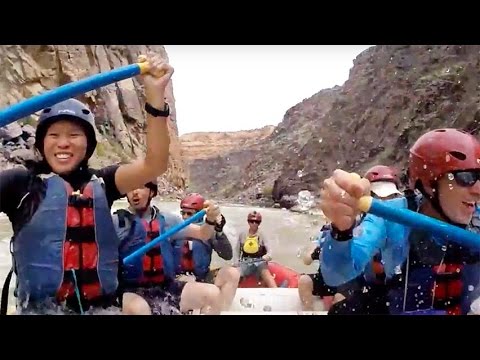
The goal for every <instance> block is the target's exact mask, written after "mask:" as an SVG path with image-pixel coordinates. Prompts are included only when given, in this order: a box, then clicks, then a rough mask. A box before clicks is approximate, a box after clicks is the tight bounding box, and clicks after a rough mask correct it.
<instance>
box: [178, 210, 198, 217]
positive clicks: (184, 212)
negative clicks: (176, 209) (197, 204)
mask: <svg viewBox="0 0 480 360" xmlns="http://www.w3.org/2000/svg"><path fill="white" fill-rule="evenodd" d="M180 214H182V215H188V216H192V215H193V214H195V211H188V210H180Z"/></svg>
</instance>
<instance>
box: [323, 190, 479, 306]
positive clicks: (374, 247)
mask: <svg viewBox="0 0 480 360" xmlns="http://www.w3.org/2000/svg"><path fill="white" fill-rule="evenodd" d="M388 203H389V205H390V206H393V207H396V208H408V204H407V199H406V198H398V199H392V200H388ZM417 204H418V202H417ZM475 217H478V213H477V214H476V215H475ZM411 230H412V229H411V228H409V227H406V226H404V225H401V224H397V223H394V222H391V221H388V220H385V219H383V218H380V217H377V216H375V215H372V214H368V215H367V216H366V217H365V218H364V219H363V222H362V223H361V225H360V226H359V227H358V228H357V229H356V231H355V232H356V234H355V236H354V237H353V238H352V239H351V240H349V241H342V242H339V241H336V240H334V239H333V238H332V237H331V234H330V233H328V234H327V237H326V241H325V244H324V246H323V251H322V261H321V271H322V275H323V276H324V279H325V282H326V283H327V284H328V285H330V286H338V285H340V284H343V283H345V282H347V281H349V280H351V279H354V278H355V277H357V276H359V275H360V274H361V273H362V272H363V271H364V270H365V267H366V266H367V264H368V263H369V262H370V261H371V259H372V258H373V256H374V255H375V254H376V253H378V252H381V254H382V260H383V262H384V269H385V273H386V278H387V282H388V281H389V280H392V283H393V282H394V281H395V283H396V285H395V286H393V285H392V286H390V291H389V298H390V311H391V313H401V312H403V311H404V310H405V311H415V310H424V309H429V308H431V304H432V296H431V292H432V288H433V279H434V276H433V272H432V267H433V266H436V265H439V264H440V263H441V262H442V259H443V258H444V257H445V252H446V251H445V250H446V246H445V245H446V244H447V243H446V241H445V239H442V238H438V237H432V236H430V235H427V234H422V233H421V232H419V231H418V230H417V231H414V232H412V231H411ZM470 230H472V231H477V230H478V228H477V226H476V225H475V223H474V222H473V221H472V226H471V227H470ZM426 244H428V249H427V250H426V251H422V250H424V249H426V247H427V245H426ZM449 246H450V245H449ZM458 248H459V247H458V246H457V250H456V253H457V256H456V258H455V262H457V263H462V264H465V266H464V271H462V272H461V275H462V281H463V283H464V292H463V294H462V298H461V306H462V311H463V312H464V313H466V312H468V309H469V307H470V304H471V302H472V301H473V300H474V299H475V298H476V295H477V293H478V290H477V291H472V289H478V287H479V285H480V268H479V264H480V263H479V258H480V256H479V254H478V252H471V251H470V250H468V249H461V248H460V250H459V249H458ZM407 260H409V261H408V264H407ZM421 264H426V266H420V265H421ZM405 278H407V279H408V280H407V281H408V284H407V286H406V287H405ZM399 279H400V280H401V281H400V282H398V281H397V280H399ZM405 293H406V294H407V295H406V296H405Z"/></svg>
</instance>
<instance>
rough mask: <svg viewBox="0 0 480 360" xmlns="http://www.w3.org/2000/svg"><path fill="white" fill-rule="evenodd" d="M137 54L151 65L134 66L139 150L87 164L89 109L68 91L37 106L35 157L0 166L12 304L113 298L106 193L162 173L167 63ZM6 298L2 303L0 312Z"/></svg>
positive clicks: (26, 307) (58, 307)
mask: <svg viewBox="0 0 480 360" xmlns="http://www.w3.org/2000/svg"><path fill="white" fill-rule="evenodd" d="M139 61H140V62H143V61H148V62H149V63H150V65H151V68H150V70H149V72H148V73H146V74H143V75H141V76H140V78H141V79H142V80H143V84H144V92H145V97H146V104H148V106H147V107H146V109H148V110H147V115H146V117H147V118H146V124H147V131H146V133H147V136H146V144H147V146H146V149H147V150H146V154H145V156H142V157H141V158H139V159H137V160H135V161H133V162H131V163H129V164H123V165H113V166H108V167H104V168H102V169H93V168H91V167H90V166H89V164H88V161H89V159H90V158H91V156H92V155H93V153H94V151H95V148H96V146H97V139H96V129H95V119H94V115H93V113H92V112H91V110H90V109H89V108H88V106H86V105H85V104H84V103H82V102H81V101H79V100H77V99H68V100H65V101H62V102H59V103H57V104H55V105H53V106H49V107H46V108H44V109H43V110H42V111H41V113H40V117H39V120H38V124H37V128H36V133H35V148H36V150H37V151H38V155H39V157H40V160H39V161H34V162H31V163H29V164H26V165H27V166H26V168H14V169H10V170H5V171H2V172H1V173H0V212H3V213H5V214H6V215H7V216H8V218H9V219H10V222H11V223H12V228H13V238H12V240H11V249H12V260H13V261H12V263H13V264H14V266H13V268H12V270H11V271H10V274H9V276H7V280H6V282H5V288H7V289H8V287H9V282H10V279H11V274H12V272H13V271H14V272H15V275H16V284H15V296H16V299H17V313H20V314H42V313H46V312H48V313H52V311H53V312H54V313H57V314H58V313H63V314H82V313H84V312H87V311H89V312H92V311H95V310H97V309H102V308H104V307H110V306H116V305H118V304H117V287H118V278H117V276H118V270H119V269H118V264H119V254H118V246H119V241H118V238H117V237H116V236H115V229H114V227H113V223H112V219H111V206H112V203H113V202H114V201H115V200H118V199H120V198H122V197H123V195H122V194H125V193H127V192H129V191H131V190H133V189H135V188H137V187H139V186H142V185H143V184H144V183H146V182H148V181H150V180H151V179H153V178H156V177H157V176H160V175H161V174H163V173H164V172H165V171H166V170H167V167H168V156H169V151H168V148H169V142H170V137H169V135H168V126H167V117H168V106H167V104H166V103H165V102H164V98H165V91H166V90H165V88H166V86H167V85H168V83H169V81H170V78H171V76H172V74H173V68H172V67H171V66H170V65H168V64H167V63H165V62H164V60H162V59H161V57H159V56H156V55H154V56H151V57H144V56H142V57H139ZM160 73H161V74H162V75H161V76H160V77H156V76H158V75H159V74H160ZM153 74H156V75H153ZM152 109H153V110H152ZM80 254H81V255H80ZM6 308H7V304H5V303H3V304H2V312H4V309H6Z"/></svg>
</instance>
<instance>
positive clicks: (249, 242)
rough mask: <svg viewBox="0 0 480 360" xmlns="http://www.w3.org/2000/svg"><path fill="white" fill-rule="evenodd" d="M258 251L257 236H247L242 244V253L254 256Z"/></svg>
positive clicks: (258, 242)
mask: <svg viewBox="0 0 480 360" xmlns="http://www.w3.org/2000/svg"><path fill="white" fill-rule="evenodd" d="M259 250H260V241H259V240H258V235H247V238H246V239H245V243H244V244H243V252H244V253H246V254H256V253H257V252H258V251H259Z"/></svg>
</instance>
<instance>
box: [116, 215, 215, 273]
mask: <svg viewBox="0 0 480 360" xmlns="http://www.w3.org/2000/svg"><path fill="white" fill-rule="evenodd" d="M205 214H206V211H205V210H201V211H199V212H198V213H196V214H195V215H193V216H192V217H190V218H188V219H187V220H185V221H184V222H182V223H180V224H178V225H175V226H174V227H172V228H171V229H168V230H167V231H165V232H164V233H163V234H161V235H159V236H157V237H156V238H155V239H153V240H152V241H150V242H149V243H148V244H146V245H144V246H142V247H141V248H140V249H137V250H135V251H134V252H133V253H131V254H130V255H128V256H126V257H125V258H124V259H123V263H124V264H128V263H130V262H132V260H134V259H135V258H137V257H139V256H141V255H143V254H145V253H146V252H147V251H148V250H150V249H151V248H153V247H155V246H156V245H157V244H158V243H159V242H160V241H164V240H166V239H167V238H168V237H170V236H172V235H173V234H175V233H177V232H179V231H180V230H182V229H183V228H185V227H186V226H188V225H190V224H192V223H194V222H196V221H198V220H200V219H202V218H203V216H205Z"/></svg>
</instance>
